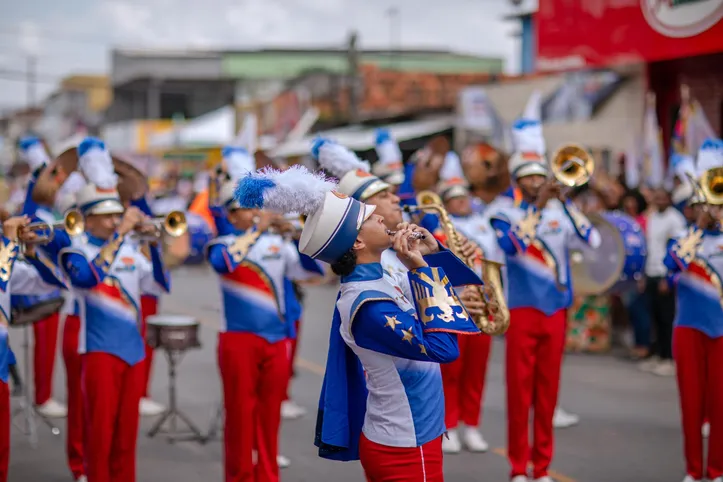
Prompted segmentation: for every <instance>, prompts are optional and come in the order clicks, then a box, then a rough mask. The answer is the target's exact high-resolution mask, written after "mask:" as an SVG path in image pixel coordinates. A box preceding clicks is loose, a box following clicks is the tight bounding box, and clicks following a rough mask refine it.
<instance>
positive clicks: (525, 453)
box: [491, 118, 600, 482]
mask: <svg viewBox="0 0 723 482" xmlns="http://www.w3.org/2000/svg"><path fill="white" fill-rule="evenodd" d="M513 134H514V135H515V138H516V141H517V142H516V145H517V152H516V153H515V154H514V155H513V156H512V158H511V160H510V173H511V174H512V177H513V179H514V182H515V183H516V184H517V186H518V187H519V188H520V190H521V193H522V200H521V201H520V202H516V203H515V206H513V207H510V208H507V209H502V210H500V211H499V212H497V213H495V214H493V215H492V217H491V224H492V227H493V229H494V230H495V232H496V234H497V237H498V242H499V245H500V247H501V248H502V250H503V251H504V252H505V254H506V265H507V280H508V286H509V289H507V291H508V301H507V303H508V305H509V307H510V327H509V330H508V331H507V334H506V339H507V349H506V370H507V372H506V380H507V417H508V421H507V422H508V423H507V426H508V450H507V453H508V458H509V461H510V465H511V472H510V477H511V479H512V480H513V481H514V482H524V481H526V480H528V479H527V464H528V462H530V461H531V462H532V465H533V477H534V479H535V480H536V481H537V482H549V481H550V480H551V479H550V478H549V477H548V475H547V471H548V468H549V465H550V461H551V460H552V453H553V431H552V429H553V425H552V422H553V416H554V412H555V406H556V403H557V397H558V389H559V384H560V367H561V364H562V357H563V352H564V345H565V327H566V321H567V320H566V310H567V308H568V307H569V306H570V304H571V301H572V294H571V280H570V267H569V259H568V246H569V243H570V241H571V239H572V237H573V236H578V237H580V238H581V239H582V240H583V241H584V242H586V243H587V244H589V245H590V246H592V247H593V248H596V247H597V246H599V244H600V234H599V233H598V231H597V230H596V229H595V228H594V227H593V226H592V224H591V223H590V222H589V221H588V220H587V219H586V218H585V217H584V216H583V215H582V214H581V213H580V212H579V211H578V210H577V208H575V206H574V205H573V204H572V203H571V202H567V201H565V200H564V198H562V195H561V193H560V187H561V185H560V184H559V183H557V182H556V181H555V180H554V179H547V176H548V167H547V165H546V161H545V158H544V152H545V145H544V138H543V137H542V125H541V123H540V122H539V120H531V119H529V118H527V119H525V118H523V119H520V120H518V121H517V122H516V123H515V124H514V126H513ZM555 198H560V200H561V203H562V207H557V206H551V205H550V201H552V200H554V199H555ZM530 408H534V445H533V447H532V450H531V451H530V449H529V441H528V438H529V415H530Z"/></svg>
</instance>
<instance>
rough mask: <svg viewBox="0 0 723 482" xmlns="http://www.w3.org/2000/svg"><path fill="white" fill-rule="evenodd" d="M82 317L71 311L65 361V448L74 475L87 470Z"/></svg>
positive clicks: (66, 319)
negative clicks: (80, 338)
mask: <svg viewBox="0 0 723 482" xmlns="http://www.w3.org/2000/svg"><path fill="white" fill-rule="evenodd" d="M79 336H80V318H78V317H77V316H75V315H68V316H67V317H66V318H65V326H64V327H63V361H64V362H65V383H66V393H67V397H68V425H67V429H66V430H67V432H66V439H65V450H66V454H67V456H68V467H69V468H70V471H71V472H72V473H73V477H74V478H76V479H77V478H78V477H80V476H81V475H84V474H85V464H84V462H83V392H82V389H81V383H80V378H81V373H82V371H83V370H82V363H81V356H80V354H79V353H78V337H79Z"/></svg>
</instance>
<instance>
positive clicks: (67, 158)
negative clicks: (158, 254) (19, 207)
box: [32, 147, 148, 206]
mask: <svg viewBox="0 0 723 482" xmlns="http://www.w3.org/2000/svg"><path fill="white" fill-rule="evenodd" d="M111 158H112V159H113V167H114V168H115V173H116V174H117V175H118V194H119V195H120V198H121V201H122V202H123V203H124V204H128V203H130V202H131V201H132V200H134V199H140V198H141V197H143V196H145V195H146V194H147V193H148V179H147V178H146V176H145V175H144V174H143V173H142V172H141V171H139V170H138V169H137V168H136V167H134V166H133V165H132V164H130V163H129V162H128V161H125V160H123V159H121V158H119V157H117V156H115V155H113V154H111ZM76 170H78V149H77V147H71V148H69V149H66V150H64V151H63V152H62V153H61V154H60V155H59V156H58V157H56V158H55V160H53V162H51V163H50V165H49V166H47V167H46V168H45V169H43V170H42V172H41V173H40V175H39V176H38V180H37V182H36V183H35V187H34V188H33V192H32V199H33V201H35V202H36V203H38V204H41V205H43V206H53V204H54V203H55V196H56V194H57V193H58V189H60V186H62V185H63V183H64V182H65V180H66V179H67V178H68V176H70V174H71V173H72V172H73V171H76Z"/></svg>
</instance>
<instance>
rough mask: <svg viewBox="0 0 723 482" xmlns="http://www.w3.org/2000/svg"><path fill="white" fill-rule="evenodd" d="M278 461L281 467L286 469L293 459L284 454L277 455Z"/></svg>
mask: <svg viewBox="0 0 723 482" xmlns="http://www.w3.org/2000/svg"><path fill="white" fill-rule="evenodd" d="M276 463H277V464H278V465H279V468H280V469H285V468H287V467H288V466H289V465H291V461H290V460H289V459H288V458H287V457H284V456H283V455H277V456H276Z"/></svg>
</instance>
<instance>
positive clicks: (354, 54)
mask: <svg viewBox="0 0 723 482" xmlns="http://www.w3.org/2000/svg"><path fill="white" fill-rule="evenodd" d="M358 35H359V34H358V33H357V32H356V31H352V32H351V33H350V35H349V43H348V47H347V58H348V61H349V71H348V77H347V78H348V82H349V84H348V85H349V122H350V123H352V124H355V123H357V122H359V82H360V80H359V47H358V41H359V36H358Z"/></svg>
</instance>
